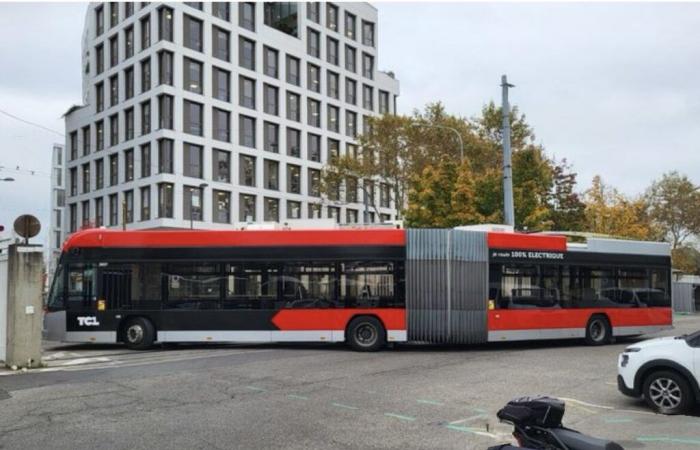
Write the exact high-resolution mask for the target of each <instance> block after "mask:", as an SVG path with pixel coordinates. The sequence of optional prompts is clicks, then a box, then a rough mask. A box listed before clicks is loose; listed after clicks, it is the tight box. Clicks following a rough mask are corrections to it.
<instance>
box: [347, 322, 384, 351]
mask: <svg viewBox="0 0 700 450" xmlns="http://www.w3.org/2000/svg"><path fill="white" fill-rule="evenodd" d="M346 338H347V341H348V343H349V344H350V347H352V349H353V350H356V351H359V352H376V351H377V350H379V349H381V348H382V347H384V345H386V330H384V326H382V323H381V322H380V321H379V320H377V319H376V318H375V317H370V316H363V317H357V318H355V319H353V320H352V321H351V322H350V324H349V325H348V328H347V332H346Z"/></svg>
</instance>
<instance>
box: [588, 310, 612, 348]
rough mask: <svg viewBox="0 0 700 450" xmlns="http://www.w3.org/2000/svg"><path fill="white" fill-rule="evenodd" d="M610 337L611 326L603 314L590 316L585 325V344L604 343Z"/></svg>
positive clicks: (606, 342)
mask: <svg viewBox="0 0 700 450" xmlns="http://www.w3.org/2000/svg"><path fill="white" fill-rule="evenodd" d="M611 338H612V327H611V326H610V322H608V319H607V318H606V317H605V316H592V317H591V318H590V319H589V320H588V324H587V325H586V344H588V345H604V344H608V343H609V342H610V340H611Z"/></svg>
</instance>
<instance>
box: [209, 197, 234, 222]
mask: <svg viewBox="0 0 700 450" xmlns="http://www.w3.org/2000/svg"><path fill="white" fill-rule="evenodd" d="M212 206H213V209H214V217H213V220H214V222H216V223H231V193H230V192H227V191H217V190H214V191H212Z"/></svg>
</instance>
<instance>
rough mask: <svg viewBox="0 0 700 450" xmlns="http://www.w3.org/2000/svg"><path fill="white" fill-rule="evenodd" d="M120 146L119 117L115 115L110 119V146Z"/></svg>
mask: <svg viewBox="0 0 700 450" xmlns="http://www.w3.org/2000/svg"><path fill="white" fill-rule="evenodd" d="M118 144H119V116H118V115H116V114H114V115H113V116H110V117H109V145H111V146H115V145H118Z"/></svg>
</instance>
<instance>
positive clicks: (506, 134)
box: [501, 75, 515, 226]
mask: <svg viewBox="0 0 700 450" xmlns="http://www.w3.org/2000/svg"><path fill="white" fill-rule="evenodd" d="M512 87H514V86H513V85H512V84H509V83H508V78H507V77H506V76H505V75H503V76H502V77H501V89H502V92H501V95H502V105H501V112H502V114H503V132H502V135H503V213H504V214H503V215H504V218H505V222H506V225H510V226H515V212H514V209H513V163H512V161H511V149H510V105H509V104H508V88H512Z"/></svg>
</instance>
